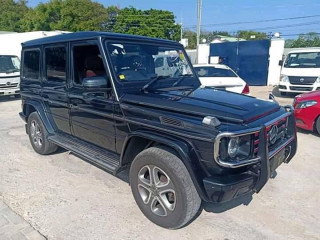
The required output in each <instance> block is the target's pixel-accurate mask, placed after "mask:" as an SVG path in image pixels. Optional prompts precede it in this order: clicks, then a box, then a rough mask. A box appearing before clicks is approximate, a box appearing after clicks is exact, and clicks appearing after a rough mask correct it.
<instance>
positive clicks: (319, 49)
mask: <svg viewBox="0 0 320 240" xmlns="http://www.w3.org/2000/svg"><path fill="white" fill-rule="evenodd" d="M303 52H320V48H303V49H296V50H293V51H290V52H288V54H290V53H303Z"/></svg>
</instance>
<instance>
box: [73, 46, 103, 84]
mask: <svg viewBox="0 0 320 240" xmlns="http://www.w3.org/2000/svg"><path fill="white" fill-rule="evenodd" d="M72 51H73V53H72V54H73V82H74V84H76V85H81V84H82V79H84V78H88V77H95V76H100V77H102V76H107V74H106V70H105V68H104V65H103V61H102V58H101V54H100V50H99V47H98V46H97V45H95V44H92V45H78V46H77V45H75V46H73V48H72Z"/></svg>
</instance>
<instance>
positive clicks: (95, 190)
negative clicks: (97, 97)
mask: <svg viewBox="0 0 320 240" xmlns="http://www.w3.org/2000/svg"><path fill="white" fill-rule="evenodd" d="M270 92H273V93H275V95H276V96H278V94H277V91H276V90H273V89H272V87H251V95H252V96H257V97H260V98H268V94H269V93H270ZM277 100H278V101H279V102H280V103H281V104H291V103H292V101H293V96H288V97H285V98H280V97H277ZM20 104H21V101H20V100H16V99H14V98H1V99H0V162H1V163H0V197H1V198H2V199H3V200H4V202H5V203H6V204H7V205H9V206H10V208H12V209H13V210H14V211H15V212H16V213H17V214H19V215H20V216H22V217H23V218H24V219H25V220H26V221H28V222H29V223H30V224H31V225H32V226H33V227H34V228H35V229H37V230H38V231H39V232H40V233H41V234H43V235H44V236H46V237H47V238H48V239H59V240H60V239H162V240H163V239H206V240H208V239H214V240H216V239H222V240H226V239H228V240H231V239H320V216H319V209H320V205H319V199H320V191H319V190H320V189H319V186H320V173H319V169H320V161H319V160H320V158H319V156H320V137H319V136H317V135H315V134H313V133H310V132H305V131H299V133H298V141H299V143H298V152H297V154H296V156H295V157H294V159H293V160H292V161H291V162H290V164H288V165H286V164H283V165H281V166H280V167H279V168H278V170H277V176H276V178H275V179H270V181H269V182H268V183H267V184H266V186H265V187H264V189H262V191H261V192H260V193H259V194H255V195H253V196H252V198H249V197H246V198H243V199H239V200H238V201H236V202H233V203H229V204H224V205H220V206H217V205H214V204H203V211H202V212H201V214H200V216H199V217H198V218H197V219H196V220H195V221H193V222H192V223H191V224H189V225H188V226H186V227H185V228H182V229H179V230H166V229H162V228H160V227H158V226H156V225H154V224H153V223H151V222H150V221H149V220H148V219H146V218H145V217H144V216H143V214H142V213H141V212H140V210H139V209H138V207H137V205H136V204H135V201H134V199H133V197H132V195H131V190H130V187H129V185H128V183H127V182H126V177H125V175H124V174H122V175H121V176H120V177H114V176H112V175H110V174H109V173H107V172H104V171H102V170H100V169H98V168H96V167H94V166H92V165H90V164H88V163H87V162H85V161H83V160H81V159H79V158H78V157H75V156H73V155H72V154H69V152H67V151H62V150H61V151H59V152H58V153H56V154H53V155H50V156H40V155H38V154H37V153H35V152H34V151H33V149H32V147H31V145H30V143H29V139H28V136H27V135H26V134H25V130H24V124H23V122H22V120H21V119H20V118H19V116H18V112H19V111H20V107H21V106H20Z"/></svg>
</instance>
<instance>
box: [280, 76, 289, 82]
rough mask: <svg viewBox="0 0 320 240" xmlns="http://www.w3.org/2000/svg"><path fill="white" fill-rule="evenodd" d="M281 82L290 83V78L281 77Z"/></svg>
mask: <svg viewBox="0 0 320 240" xmlns="http://www.w3.org/2000/svg"><path fill="white" fill-rule="evenodd" d="M280 82H289V78H288V76H287V75H280Z"/></svg>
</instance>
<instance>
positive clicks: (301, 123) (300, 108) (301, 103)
mask: <svg viewBox="0 0 320 240" xmlns="http://www.w3.org/2000/svg"><path fill="white" fill-rule="evenodd" d="M293 106H294V109H295V115H296V124H297V127H299V128H302V129H305V130H309V131H316V132H318V133H319V134H320V91H314V92H310V93H304V94H300V95H298V96H296V97H295V98H294V103H293Z"/></svg>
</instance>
